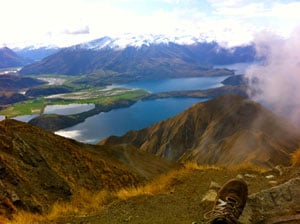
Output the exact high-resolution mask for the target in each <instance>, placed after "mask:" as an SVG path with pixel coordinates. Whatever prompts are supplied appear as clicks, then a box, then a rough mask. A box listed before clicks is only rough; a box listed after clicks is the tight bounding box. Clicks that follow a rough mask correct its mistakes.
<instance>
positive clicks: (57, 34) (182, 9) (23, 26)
mask: <svg viewBox="0 0 300 224" xmlns="http://www.w3.org/2000/svg"><path fill="white" fill-rule="evenodd" d="M0 7H1V9H2V11H1V14H0V28H1V35H0V46H1V45H2V46H8V47H23V46H27V45H40V46H43V45H49V44H51V45H58V46H68V45H72V44H76V43H79V42H83V41H88V40H92V39H96V38H100V37H102V36H118V35H119V34H123V33H133V34H137V35H139V34H164V35H169V36H177V35H191V36H195V37H201V38H203V39H207V40H208V41H210V40H217V41H219V42H222V43H223V44H225V45H226V44H227V45H229V46H233V45H238V44H243V43H248V42H250V41H252V40H253V38H254V36H255V35H256V34H257V33H259V32H261V31H269V32H274V33H277V34H279V35H282V36H289V34H290V33H291V32H292V30H293V29H294V28H295V27H296V26H298V24H299V23H300V13H299V12H300V1H299V0H265V1H264V0H251V1H250V0H226V1H225V0H26V1H24V0H1V2H0Z"/></svg>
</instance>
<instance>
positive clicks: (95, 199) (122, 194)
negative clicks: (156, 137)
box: [10, 162, 258, 224]
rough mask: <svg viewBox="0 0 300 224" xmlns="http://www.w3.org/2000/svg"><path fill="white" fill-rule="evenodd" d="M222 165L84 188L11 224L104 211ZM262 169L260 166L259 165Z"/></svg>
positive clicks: (191, 165)
mask: <svg viewBox="0 0 300 224" xmlns="http://www.w3.org/2000/svg"><path fill="white" fill-rule="evenodd" d="M250 168H251V170H253V169H254V168H256V167H255V166H254V165H252V164H243V165H239V166H236V167H235V168H233V169H237V170H242V169H250ZM223 169H225V168H224V167H222V166H216V165H197V164H196V163H193V162H188V163H186V164H184V165H183V166H182V168H180V169H176V170H172V171H170V172H169V173H166V174H163V175H161V176H159V177H157V178H155V179H154V180H152V181H150V182H148V183H146V184H144V185H140V186H138V187H131V188H123V189H121V190H119V191H116V192H109V191H100V192H91V191H88V190H86V189H81V190H79V191H78V192H77V193H75V194H74V195H73V197H72V199H71V201H69V202H63V201H60V202H56V203H55V204H54V205H53V207H52V209H51V211H50V212H49V213H48V214H45V215H34V214H32V213H28V212H19V213H18V214H17V215H15V217H14V220H13V221H11V222H10V224H25V223H26V224H33V223H34V224H35V223H45V222H50V223H51V222H53V221H55V220H57V219H59V218H61V217H69V216H83V215H91V214H96V213H97V212H100V211H101V210H102V209H103V208H105V206H107V205H109V204H110V203H111V202H112V201H114V200H127V199H129V198H132V197H136V196H141V195H156V194H163V193H167V192H169V191H170V190H171V189H172V187H173V186H174V185H175V184H176V183H177V182H178V181H180V179H181V178H182V177H184V176H186V175H188V174H189V173H191V172H192V171H194V170H200V171H206V170H223ZM257 169H258V168H257Z"/></svg>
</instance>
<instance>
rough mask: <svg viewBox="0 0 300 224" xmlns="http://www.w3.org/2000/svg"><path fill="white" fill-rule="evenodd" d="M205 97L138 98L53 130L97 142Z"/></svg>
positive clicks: (180, 109)
mask: <svg viewBox="0 0 300 224" xmlns="http://www.w3.org/2000/svg"><path fill="white" fill-rule="evenodd" d="M205 100H207V99H199V98H167V99H155V100H145V101H139V102H137V103H135V104H134V105H132V106H130V107H127V108H120V109H116V110H112V111H109V112H107V113H100V114H98V115H95V116H92V117H89V118H87V119H86V120H85V121H84V122H83V123H80V124H77V125H75V126H73V127H71V128H67V129H64V130H60V131H57V132H56V134H58V135H62V136H65V137H69V138H73V139H76V140H78V141H81V142H87V143H96V142H99V141H100V140H101V139H103V138H105V137H108V136H111V135H123V134H125V133H126V132H127V131H129V130H138V129H141V128H144V127H147V126H149V125H152V124H154V123H156V122H158V121H161V120H164V119H166V118H169V117H171V116H174V115H176V114H178V113H180V112H181V111H183V110H185V109H186V108H188V107H190V106H191V105H193V104H195V103H199V102H203V101H205Z"/></svg>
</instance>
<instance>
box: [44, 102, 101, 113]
mask: <svg viewBox="0 0 300 224" xmlns="http://www.w3.org/2000/svg"><path fill="white" fill-rule="evenodd" d="M94 108H95V104H92V103H90V104H87V103H85V104H77V103H73V104H68V105H48V106H46V107H45V109H44V114H59V115H71V114H79V113H82V112H85V111H89V110H92V109H94Z"/></svg>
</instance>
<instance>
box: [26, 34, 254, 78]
mask: <svg viewBox="0 0 300 224" xmlns="http://www.w3.org/2000/svg"><path fill="white" fill-rule="evenodd" d="M254 59H255V50H254V47H253V46H251V45H250V46H240V47H234V48H230V49H227V48H223V47H221V46H220V45H219V44H218V43H216V42H210V43H208V42H197V41H194V42H193V43H190V44H179V43H177V42H172V41H171V40H169V39H164V38H152V39H137V38H135V37H132V38H131V39H130V38H129V39H128V38H127V39H125V40H124V39H120V38H119V39H118V38H110V37H103V38H100V39H97V40H94V41H91V42H87V43H83V44H78V45H75V46H71V47H68V48H64V49H61V50H60V51H58V52H57V53H55V54H52V55H50V56H48V57H46V58H44V59H43V60H41V61H39V62H35V63H33V64H30V65H27V66H25V67H24V68H23V69H22V70H21V71H20V73H21V74H25V75H28V74H45V73H47V74H65V75H83V74H93V73H95V74H97V72H101V71H104V72H114V73H117V74H122V75H134V76H142V77H143V78H145V77H146V78H157V76H158V77H160V76H164V77H168V76H169V77H170V76H171V77H182V76H204V75H207V74H206V72H207V71H208V70H211V69H212V68H213V67H212V65H216V64H230V63H237V62H249V61H253V60H254ZM227 72H228V71H227ZM222 73H223V74H222ZM224 73H225V74H228V73H226V71H220V72H219V73H218V74H217V75H224Z"/></svg>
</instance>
